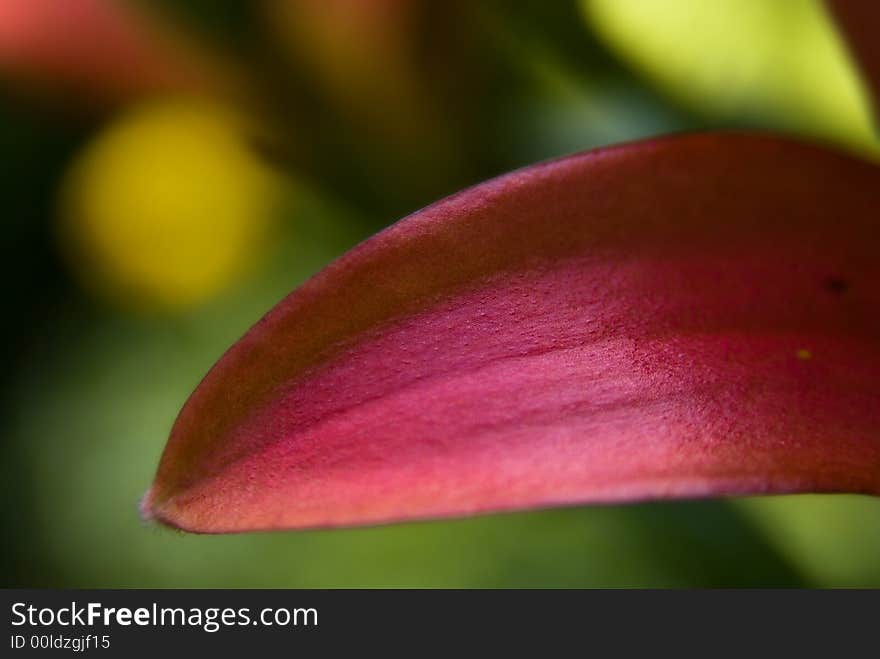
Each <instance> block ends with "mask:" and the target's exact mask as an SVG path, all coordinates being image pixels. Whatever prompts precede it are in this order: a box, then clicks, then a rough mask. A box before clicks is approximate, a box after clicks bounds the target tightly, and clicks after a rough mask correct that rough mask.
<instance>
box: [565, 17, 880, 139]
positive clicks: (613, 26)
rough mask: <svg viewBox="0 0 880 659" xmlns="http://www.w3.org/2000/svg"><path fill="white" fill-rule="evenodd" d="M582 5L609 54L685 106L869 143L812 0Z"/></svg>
mask: <svg viewBox="0 0 880 659" xmlns="http://www.w3.org/2000/svg"><path fill="white" fill-rule="evenodd" d="M581 4H582V7H583V11H584V14H585V16H587V17H588V18H589V20H590V23H591V24H592V25H593V26H594V27H595V29H596V30H597V32H598V33H599V35H600V36H601V37H602V38H603V39H604V40H605V41H606V42H607V43H608V45H609V46H610V47H611V48H612V49H613V50H614V51H616V52H617V53H618V54H619V55H620V56H621V57H623V58H624V59H625V60H626V61H628V62H630V63H631V64H632V65H634V66H635V67H636V68H638V69H639V70H641V71H643V72H644V73H645V74H646V75H647V76H648V77H650V78H652V79H654V80H655V81H656V83H657V84H658V85H659V86H660V87H661V88H662V89H663V90H664V91H666V92H668V93H669V94H671V95H672V96H674V97H676V98H677V99H679V100H680V101H681V102H683V103H685V104H687V105H689V106H690V107H693V108H696V109H698V110H703V111H708V112H710V113H712V114H713V115H715V116H716V117H718V116H721V117H723V118H727V119H731V120H732V119H736V118H738V117H739V118H742V117H743V116H745V117H751V118H759V119H761V120H763V121H768V122H770V123H772V124H774V125H776V126H778V127H780V128H789V129H792V130H795V131H797V132H803V133H808V134H813V135H817V136H820V137H825V138H827V139H832V140H835V141H838V142H842V143H845V144H848V145H850V146H852V147H855V148H857V149H868V150H871V149H873V150H876V149H877V142H876V139H875V138H874V137H873V135H872V130H871V119H870V114H869V105H868V99H867V96H866V94H865V92H864V90H863V89H862V86H861V84H860V82H859V79H858V77H857V75H856V72H855V70H854V69H853V67H852V66H851V64H850V62H849V60H848V58H847V54H846V49H845V47H844V45H843V43H842V40H841V39H840V37H839V36H838V35H837V33H836V32H835V30H834V28H833V26H832V25H831V23H830V21H829V19H828V16H827V15H826V12H825V11H824V8H823V7H822V5H821V3H820V2H818V0H816V1H814V0H804V1H799V2H767V1H766V0H715V1H713V2H694V1H692V0H673V1H670V0H636V1H633V0H581Z"/></svg>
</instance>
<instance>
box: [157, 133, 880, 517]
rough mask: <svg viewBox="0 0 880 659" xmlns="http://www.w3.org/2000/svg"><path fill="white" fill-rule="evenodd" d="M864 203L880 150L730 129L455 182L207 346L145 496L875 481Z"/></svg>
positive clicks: (874, 366)
mask: <svg viewBox="0 0 880 659" xmlns="http://www.w3.org/2000/svg"><path fill="white" fill-rule="evenodd" d="M878 211H880V168H877V167H875V166H873V165H870V164H868V163H865V162H861V161H859V160H855V159H851V158H848V157H846V156H843V155H836V154H834V153H831V152H828V151H825V150H822V149H820V148H816V147H810V146H805V145H801V144H797V143H793V142H789V141H783V140H778V139H773V138H768V137H756V136H736V135H694V136H685V137H676V138H671V139H661V140H656V141H650V142H642V143H637V144H632V145H628V146H622V147H618V148H611V149H606V150H599V151H594V152H590V153H585V154H580V155H575V156H572V157H569V158H565V159H562V160H557V161H554V162H549V163H544V164H539V165H535V166H533V167H529V168H527V169H524V170H520V171H517V172H513V173H512V174H508V175H506V176H503V177H501V178H498V179H495V180H492V181H489V182H487V183H483V184H481V185H479V186H477V187H474V188H471V189H469V190H466V191H464V192H461V193H459V194H457V195H454V196H452V197H450V198H448V199H445V200H443V201H441V202H439V203H437V204H434V205H433V206H430V207H428V208H426V209H424V210H422V211H419V212H418V213H415V214H414V215H411V216H410V217H408V218H406V219H404V220H402V221H400V222H398V223H397V224H395V225H394V226H392V227H391V228H389V229H387V230H386V231H384V232H382V233H380V234H378V235H377V236H374V237H373V238H371V239H370V240H368V241H366V242H365V243H363V244H362V245H360V246H359V247H357V248H356V249H354V250H352V251H351V252H350V253H348V254H347V255H345V256H344V257H342V258H341V259H339V260H338V261H337V262H335V263H333V264H332V265H330V266H329V267H328V268H326V269H325V270H324V271H323V272H321V273H319V274H318V275H317V276H315V277H314V278H313V279H311V280H310V281H309V282H307V283H306V284H305V285H304V286H302V287H301V288H299V289H298V290H296V291H294V292H293V293H292V294H291V295H290V296H288V297H287V298H286V299H285V300H284V301H282V302H281V303H280V304H279V305H278V306H277V307H275V309H273V310H272V311H271V312H269V314H268V315H267V316H266V317H265V318H263V319H262V320H261V321H260V322H259V323H258V324H257V325H256V326H255V327H254V328H253V329H251V330H250V332H248V334H246V335H245V337H244V338H242V339H241V340H240V341H239V342H238V343H237V344H235V345H234V346H233V347H232V348H231V349H230V350H229V352H227V353H226V355H224V357H223V358H222V359H221V360H220V362H219V363H218V364H217V365H216V366H215V367H214V368H213V370H212V371H211V372H210V373H209V374H208V375H207V377H206V378H205V380H204V381H203V382H202V383H201V385H200V386H199V387H198V389H197V390H196V391H195V393H194V394H193V395H192V397H191V398H190V400H189V401H188V402H187V404H186V406H185V407H184V408H183V411H182V412H181V413H180V416H179V418H178V419H177V422H176V424H175V426H174V428H173V430H172V432H171V438H170V440H169V442H168V446H167V448H166V450H165V453H164V455H163V457H162V460H161V463H160V465H159V470H158V475H157V477H156V481H155V483H154V485H153V487H152V489H151V490H150V492H149V493H148V494H147V496H146V498H145V500H144V503H143V510H144V513H145V515H146V516H148V517H154V518H158V519H159V520H161V521H162V522H164V523H166V524H170V525H172V526H175V527H180V528H183V529H188V530H192V531H202V532H229V531H247V530H254V529H280V528H302V527H320V526H336V525H351V524H372V523H379V522H389V521H397V520H406V519H413V518H429V517H440V516H451V515H465V514H472V513H483V512H488V511H498V510H509V509H516V508H532V507H540V506H552V505H566V504H576V503H585V502H614V501H635V500H643V499H656V498H659V499H667V498H679V497H702V496H717V495H733V494H746V493H771V492H779V493H781V492H805V491H820V492H837V491H841V492H844V491H845V492H865V493H874V494H880V341H878V337H880V230H878V223H877V221H878V218H880V212H878Z"/></svg>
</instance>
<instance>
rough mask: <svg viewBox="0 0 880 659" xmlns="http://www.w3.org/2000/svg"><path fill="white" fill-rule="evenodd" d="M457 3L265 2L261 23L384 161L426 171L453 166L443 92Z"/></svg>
mask: <svg viewBox="0 0 880 659" xmlns="http://www.w3.org/2000/svg"><path fill="white" fill-rule="evenodd" d="M456 11H457V6H456V5H455V4H453V3H444V4H440V3H437V4H436V5H431V3H425V2H420V1H419V0H374V1H371V2H361V1H360V0H266V3H265V13H266V16H267V20H268V22H269V28H270V29H271V30H272V31H274V32H275V34H276V35H277V36H278V39H279V41H280V42H281V44H282V47H283V48H284V49H285V50H286V51H287V53H288V54H289V56H290V60H291V62H292V63H293V64H294V65H295V66H296V67H298V68H300V69H301V70H302V72H303V73H304V75H305V77H306V78H307V79H308V80H309V81H310V83H311V84H313V85H314V87H315V88H316V91H317V92H318V93H319V94H320V95H321V96H323V98H324V100H325V101H326V102H327V103H328V105H330V106H332V108H333V109H334V111H335V112H337V113H338V115H339V117H340V118H341V119H342V120H343V121H344V122H345V123H346V124H348V125H350V126H352V127H354V129H355V132H356V133H357V134H358V135H360V136H362V137H365V138H366V142H367V143H369V144H370V145H371V148H373V149H374V150H378V151H379V153H380V154H381V158H382V160H383V161H384V163H385V167H388V166H389V163H393V162H399V163H400V167H399V170H400V171H396V172H395V177H396V176H397V175H398V174H404V175H407V174H412V168H413V167H416V168H421V167H430V170H431V172H432V177H433V178H434V179H436V178H438V177H439V178H442V177H443V176H444V174H443V172H444V171H446V170H449V169H454V168H455V167H457V166H458V165H459V163H458V159H459V156H460V154H459V153H458V150H459V148H460V146H459V145H458V144H457V143H456V136H455V130H454V128H453V126H454V124H455V121H456V120H457V118H459V117H457V116H456V112H450V111H449V108H448V105H447V104H446V103H445V102H444V99H443V95H444V93H443V91H441V89H442V88H443V87H444V86H445V85H446V82H447V79H448V77H449V76H450V72H451V71H452V70H454V69H455V68H456V65H455V60H456V59H457V55H456V53H455V52H453V51H454V50H455V48H454V46H453V45H452V39H451V37H452V34H451V33H452V32H454V31H455V29H454V28H453V29H448V28H450V27H452V26H453V25H455V24H456V22H457V21H458V20H459V19H461V16H459V15H458V14H457V13H456ZM435 19H436V20H435ZM429 40H433V42H432V45H431V47H430V48H426V47H425V44H426V42H427V41H429ZM426 55H428V56H427V57H426ZM472 69H473V67H471V70H472ZM457 73H461V72H460V71H459V72H457ZM463 77H464V76H463ZM458 84H459V86H464V83H463V82H462V81H461V80H459V82H458ZM457 111H458V113H459V114H463V113H464V112H463V110H462V108H461V107H458V108H457Z"/></svg>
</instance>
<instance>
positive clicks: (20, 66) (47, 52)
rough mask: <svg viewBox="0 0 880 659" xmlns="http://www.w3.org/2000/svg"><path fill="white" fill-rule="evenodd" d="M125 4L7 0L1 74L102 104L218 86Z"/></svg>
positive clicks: (0, 33)
mask: <svg viewBox="0 0 880 659" xmlns="http://www.w3.org/2000/svg"><path fill="white" fill-rule="evenodd" d="M129 5H130V3H129V2H120V1H119V0H3V1H2V2H0V71H3V72H4V73H5V74H6V75H8V76H12V77H16V78H24V79H26V80H28V81H40V82H52V83H62V84H65V85H69V86H72V87H76V88H78V89H84V90H86V91H89V92H91V93H93V94H96V95H97V96H99V97H100V100H119V99H124V98H127V97H129V96H131V95H134V94H141V93H149V92H157V91H169V90H180V89H187V90H191V89H201V88H207V87H210V86H211V85H213V84H215V83H216V82H219V81H218V80H214V75H215V72H214V71H212V70H209V66H208V62H207V61H202V59H201V55H200V54H197V53H196V52H195V51H194V50H193V49H192V48H190V47H189V46H188V45H187V44H184V43H183V42H182V40H181V39H180V38H179V37H178V36H177V35H174V34H172V32H171V30H170V29H169V28H168V26H166V25H163V24H160V23H159V22H157V21H155V20H152V18H153V17H151V16H147V15H145V14H142V13H141V12H138V11H135V10H134V9H133V8H132V7H130V6H129Z"/></svg>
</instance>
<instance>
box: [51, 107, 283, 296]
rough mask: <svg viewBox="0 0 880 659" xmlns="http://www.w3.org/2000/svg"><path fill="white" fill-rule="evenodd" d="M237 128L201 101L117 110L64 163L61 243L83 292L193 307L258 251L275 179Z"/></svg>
mask: <svg viewBox="0 0 880 659" xmlns="http://www.w3.org/2000/svg"><path fill="white" fill-rule="evenodd" d="M245 135H246V131H245V126H244V125H243V122H242V120H241V119H240V118H238V117H237V116H235V115H233V114H232V113H231V112H229V111H227V110H224V109H221V108H218V107H216V106H213V105H209V104H206V103H204V102H194V101H183V100H175V101H163V102H154V103H149V104H146V105H143V106H140V107H136V108H135V109H134V110H132V111H130V112H128V113H126V114H124V115H123V116H122V117H121V118H119V119H118V120H117V121H116V122H114V123H113V124H111V125H110V126H109V127H108V128H107V129H105V130H104V131H103V133H101V134H100V135H98V137H97V138H95V140H94V141H93V142H92V143H91V144H89V145H88V146H87V148H86V149H85V150H84V152H83V153H82V154H81V155H80V156H79V157H78V158H77V160H76V161H75V162H74V164H73V167H72V169H71V170H70V171H69V173H68V175H67V178H66V181H65V184H64V185H65V187H64V192H63V208H62V216H63V218H64V225H63V228H64V230H63V231H62V234H61V235H62V238H63V243H64V246H65V248H66V250H67V251H68V253H69V254H70V257H71V261H72V263H73V265H74V267H75V269H76V270H77V272H78V273H79V274H80V275H81V276H82V279H83V280H84V281H85V282H86V283H87V284H88V285H89V286H91V287H92V288H95V289H98V290H99V291H101V292H102V293H105V294H109V295H111V296H112V297H113V298H114V299H115V300H116V301H117V302H120V303H122V304H124V305H126V306H133V307H136V308H141V309H144V308H146V309H153V308H164V309H176V308H182V307H186V306H189V305H193V304H197V303H199V302H202V301H204V300H206V299H208V298H210V297H211V296H212V295H214V294H216V293H217V292H219V291H220V290H222V289H223V288H224V287H225V286H226V285H228V284H229V283H230V282H232V281H233V280H234V279H235V278H236V277H238V276H239V275H240V274H241V273H242V272H243V271H244V270H245V269H246V268H247V266H248V265H249V264H251V263H252V262H253V261H254V260H255V259H256V258H257V257H258V256H259V255H260V254H261V253H263V251H264V248H265V247H266V239H267V234H268V232H269V230H270V228H271V225H272V221H273V217H274V212H273V211H274V209H275V204H276V201H277V199H278V195H279V192H280V183H279V180H278V179H277V178H276V176H275V175H274V174H273V173H272V172H271V171H270V170H269V169H267V168H266V167H265V166H264V165H263V164H262V163H261V162H260V161H259V160H258V159H257V158H256V157H255V155H254V154H252V153H251V151H250V150H249V148H248V146H247V144H246V142H245Z"/></svg>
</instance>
